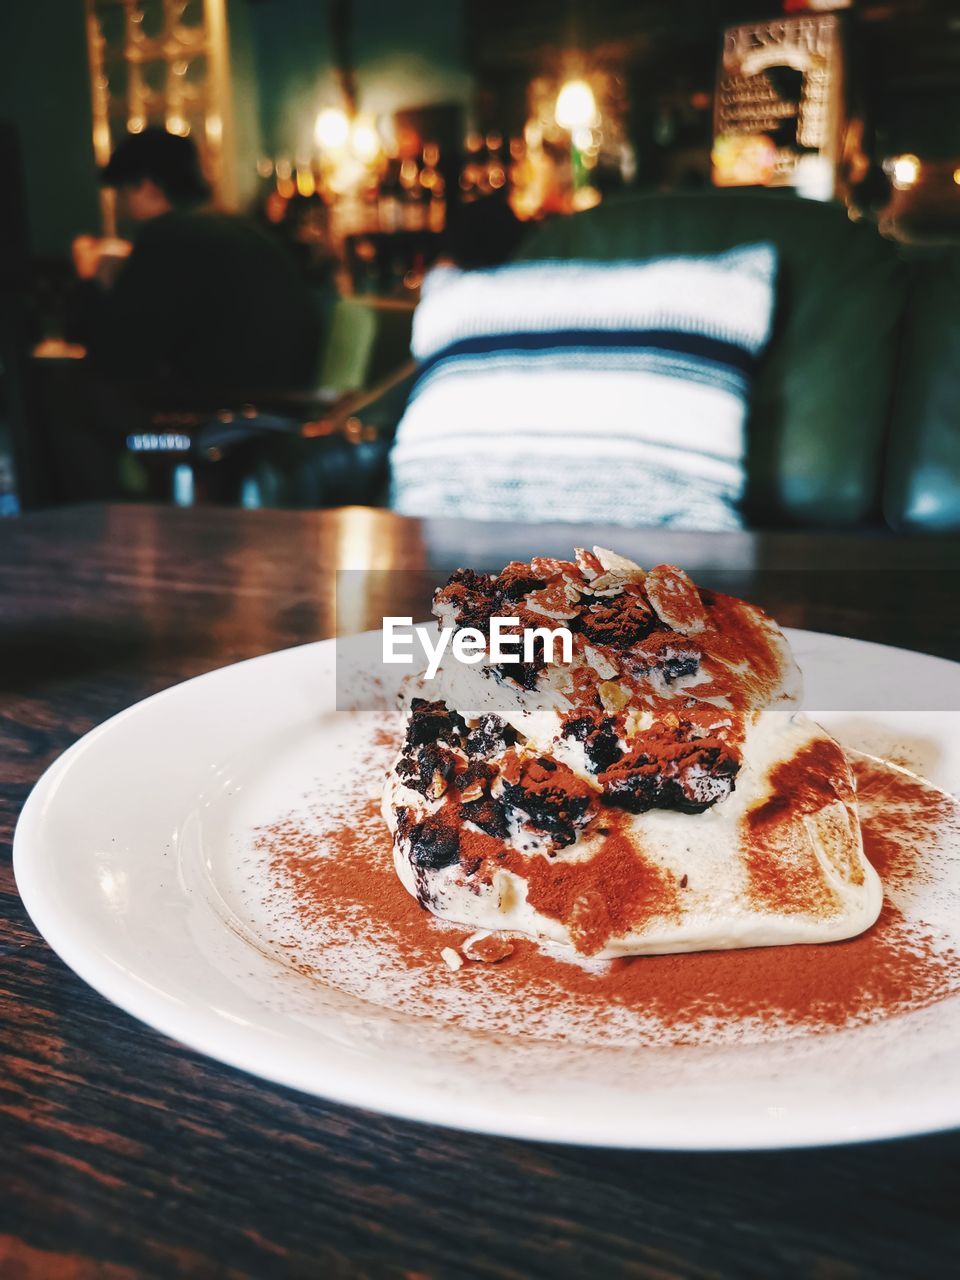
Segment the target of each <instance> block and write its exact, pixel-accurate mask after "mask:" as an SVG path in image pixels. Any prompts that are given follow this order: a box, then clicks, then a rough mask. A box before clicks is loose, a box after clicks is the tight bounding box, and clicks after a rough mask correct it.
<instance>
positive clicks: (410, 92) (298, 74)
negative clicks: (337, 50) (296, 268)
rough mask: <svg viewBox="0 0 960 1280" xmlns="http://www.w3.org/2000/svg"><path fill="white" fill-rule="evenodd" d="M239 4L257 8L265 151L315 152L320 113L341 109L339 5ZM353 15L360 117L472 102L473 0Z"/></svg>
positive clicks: (385, 1)
mask: <svg viewBox="0 0 960 1280" xmlns="http://www.w3.org/2000/svg"><path fill="white" fill-rule="evenodd" d="M233 2H234V3H235V4H236V3H240V4H244V3H245V4H247V5H248V6H249V14H250V19H251V25H252V28H253V34H254V40H255V46H256V67H257V80H258V84H259V94H260V103H261V115H260V119H261V126H262V138H263V146H264V149H265V150H266V151H267V152H268V153H270V154H272V155H276V154H287V155H295V154H296V153H297V152H298V151H304V152H309V150H310V138H311V135H312V128H313V121H314V119H315V117H316V114H317V111H318V110H319V109H320V108H321V107H323V106H328V105H339V101H340V100H339V96H338V89H337V79H336V76H335V74H334V67H335V62H336V58H335V54H334V48H333V36H332V31H333V24H332V20H331V18H332V11H333V10H334V8H335V0H233ZM348 9H349V11H350V13H351V20H350V23H349V36H348V43H349V45H350V47H351V51H352V57H353V61H354V64H355V67H356V78H357V87H358V104H359V108H360V110H362V111H369V112H373V113H374V114H379V113H381V112H387V111H394V110H398V109H402V108H404V107H419V106H425V105H427V104H429V103H436V102H450V101H456V102H462V103H466V102H467V101H468V100H469V97H470V89H471V81H470V77H469V74H468V71H467V55H466V42H465V36H464V10H465V0H446V2H442V0H431V2H430V3H414V4H411V3H403V2H402V0H353V3H352V4H350V5H349V6H348Z"/></svg>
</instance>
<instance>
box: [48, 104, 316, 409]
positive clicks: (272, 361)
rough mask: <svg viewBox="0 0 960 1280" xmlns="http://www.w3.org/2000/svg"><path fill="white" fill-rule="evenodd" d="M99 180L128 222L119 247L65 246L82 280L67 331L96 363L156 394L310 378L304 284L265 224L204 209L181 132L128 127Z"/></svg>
mask: <svg viewBox="0 0 960 1280" xmlns="http://www.w3.org/2000/svg"><path fill="white" fill-rule="evenodd" d="M100 178H101V182H102V183H103V184H104V185H105V186H108V187H114V188H116V190H117V193H118V196H119V205H120V209H119V211H120V214H121V218H123V219H126V220H129V221H131V222H133V223H135V224H137V225H138V231H137V234H136V236H135V238H134V242H133V246H132V251H130V252H129V255H128V256H123V255H122V254H121V253H120V252H119V251H118V250H119V247H120V246H118V244H117V242H116V241H106V242H93V243H91V242H90V241H89V240H87V241H85V242H84V241H81V242H80V243H79V244H78V246H77V249H78V250H79V252H75V258H76V265H77V268H78V272H79V274H81V276H84V277H86V278H87V283H86V284H85V286H84V289H83V297H82V301H81V305H80V307H79V311H78V317H77V323H76V324H75V326H74V334H73V335H72V336H75V337H76V338H78V339H79V340H80V341H82V342H84V343H85V345H86V346H87V348H88V351H89V354H90V357H91V362H92V364H93V367H94V368H95V369H96V371H97V372H98V373H100V374H103V375H105V376H107V377H109V378H112V379H119V380H123V381H124V382H127V383H132V384H136V385H138V386H140V387H146V388H148V389H159V390H160V391H161V392H162V391H163V390H164V389H165V388H166V387H169V386H170V384H171V383H172V384H173V386H174V387H175V388H177V389H186V390H189V389H192V388H212V389H214V390H221V389H223V390H234V389H237V390H241V389H249V390H250V391H261V390H266V389H272V388H304V387H308V386H310V385H311V384H312V383H313V380H314V376H315V369H316V364H317V353H318V347H319V319H318V310H317V308H316V306H315V305H314V301H313V299H312V297H311V295H310V292H309V290H308V288H307V286H306V285H305V283H304V282H303V280H302V279H301V277H300V274H299V272H298V270H297V268H296V266H295V264H294V263H293V261H292V260H291V259H290V258H289V257H288V256H287V254H286V253H285V251H284V250H283V248H282V247H281V246H280V245H278V244H277V243H276V241H275V240H273V239H272V238H271V237H270V236H269V235H268V234H267V233H265V232H264V231H261V230H260V229H259V228H257V227H255V226H254V225H253V224H252V223H250V222H248V221H246V220H245V219H243V218H240V217H236V216H231V215H227V214H223V213H218V212H215V211H213V210H210V209H208V208H207V207H205V202H206V201H207V199H208V198H209V188H208V187H207V184H206V182H205V181H204V179H203V176H202V174H201V171H200V165H199V160H198V156H197V151H196V148H195V146H194V144H193V142H192V141H191V140H190V139H189V138H181V137H176V136H174V135H173V134H170V133H167V132H165V131H164V130H163V129H147V130H145V131H144V132H143V133H140V134H131V135H130V136H129V137H127V138H124V140H123V141H122V142H121V143H120V144H119V145H118V146H117V148H116V150H115V151H114V154H113V156H112V157H111V159H110V162H109V164H107V165H106V167H105V168H104V169H103V170H102V172H101V175H100Z"/></svg>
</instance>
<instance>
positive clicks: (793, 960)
mask: <svg viewBox="0 0 960 1280" xmlns="http://www.w3.org/2000/svg"><path fill="white" fill-rule="evenodd" d="M380 745H381V746H385V743H382V744H380ZM379 763H380V761H379V759H378V760H377V764H378V765H379ZM854 766H855V773H856V776H857V780H858V787H859V795H860V799H861V804H862V818H863V832H864V841H865V848H866V850H867V855H868V857H869V858H870V859H871V861H872V862H873V863H874V865H875V866H876V867H877V870H878V871H879V873H880V875H881V877H882V878H883V880H884V884H885V888H886V889H888V890H890V889H893V890H894V891H895V892H894V900H892V901H891V899H890V898H889V897H888V898H887V900H886V902H885V905H884V908H883V911H882V913H881V916H880V919H879V920H878V921H877V923H876V924H875V925H874V926H873V928H871V929H870V930H868V931H867V932H866V933H865V934H862V935H861V936H860V937H857V938H853V939H850V940H849V941H846V942H835V943H830V944H824V945H805V946H789V947H764V948H753V949H748V950H739V951H715V952H698V953H690V954H682V955H669V956H643V957H634V958H631V959H624V960H615V961H607V962H600V961H592V962H573V961H571V960H567V959H564V958H560V956H559V954H558V953H557V952H556V951H555V950H554V951H551V950H550V949H547V948H544V949H541V948H540V947H538V946H537V945H536V944H534V943H533V942H532V941H530V940H529V939H524V938H519V937H517V936H516V935H511V936H510V938H509V941H510V943H511V944H512V947H513V950H512V952H510V953H509V954H505V955H504V957H503V958H502V959H500V960H499V962H498V963H495V964H489V963H487V964H484V963H478V962H475V961H469V960H468V961H465V962H464V964H463V966H462V968H461V969H460V970H459V971H457V972H456V973H452V972H451V971H450V970H449V969H448V968H447V967H446V966H445V965H444V964H443V963H442V961H441V959H440V951H441V949H442V948H443V947H446V946H452V947H460V946H462V944H463V942H464V941H465V940H466V939H467V937H468V936H469V934H470V932H471V931H470V930H468V929H466V928H463V927H460V926H456V925H450V924H447V923H445V922H443V921H438V920H436V919H435V918H434V917H432V916H431V915H430V914H429V913H428V912H427V911H425V910H423V909H422V908H421V907H420V906H419V905H418V904H417V902H416V901H415V899H414V898H412V897H411V896H410V895H409V894H408V893H407V892H406V891H405V890H404V888H403V886H402V885H401V883H400V881H399V879H398V878H397V875H396V872H395V870H394V866H393V857H392V847H391V840H390V836H389V833H388V832H387V830H386V827H385V826H384V824H383V821H382V818H381V816H380V814H379V806H378V803H377V801H376V800H372V799H364V800H358V799H357V798H356V796H350V795H345V796H343V798H342V809H341V812H339V813H336V814H333V815H331V814H330V812H329V800H328V798H327V797H325V798H324V810H323V815H322V817H321V815H320V811H319V810H318V812H317V814H315V815H313V816H312V817H309V816H308V817H305V818H290V819H285V820H283V821H281V822H278V823H276V824H274V825H272V826H270V827H268V828H264V829H261V830H259V831H258V832H257V833H256V838H255V847H256V849H257V850H258V851H259V853H260V855H261V859H262V861H261V869H260V870H261V872H262V869H263V867H264V866H265V867H266V869H267V871H268V874H269V881H270V886H271V887H270V893H269V898H268V905H269V907H270V912H271V919H272V920H273V922H274V927H273V929H272V932H273V934H274V936H275V937H276V938H277V939H278V943H279V945H280V946H281V947H284V948H285V950H284V952H283V957H284V960H285V962H286V963H288V964H292V965H294V966H295V967H297V968H298V969H300V970H301V971H306V972H309V973H311V974H312V975H314V976H315V977H316V978H317V979H318V980H319V981H321V982H323V983H324V984H327V985H331V986H335V987H338V988H340V989H341V990H345V991H348V992H350V993H351V994H353V995H356V996H359V997H361V998H363V999H368V1000H372V1001H374V1002H376V1003H378V1004H380V1005H382V1006H384V1007H385V1008H389V1009H392V1010H396V1011H398V1012H400V1013H402V1014H404V1015H421V1016H430V1017H433V1018H440V1019H444V1020H447V1021H450V1022H454V1023H456V1024H457V1025H459V1026H461V1027H465V1028H472V1029H476V1030H483V1031H488V1032H494V1033H497V1032H503V1033H510V1034H513V1035H516V1034H517V1033H518V1032H519V1033H522V1034H525V1035H528V1036H531V1037H535V1038H539V1039H553V1040H571V1041H577V1042H580V1043H592V1044H604V1043H605V1044H611V1043H618V1044H623V1043H631V1044H642V1043H652V1044H653V1043H656V1044H665V1043H672V1044H693V1043H704V1042H706V1041H709V1040H716V1039H718V1038H720V1039H723V1038H726V1039H731V1038H733V1039H737V1040H738V1041H743V1040H745V1039H751V1038H752V1039H757V1038H760V1039H764V1038H769V1037H771V1036H780V1037H782V1036H783V1035H796V1034H809V1033H817V1032H821V1033H822V1032H825V1031H828V1030H830V1029H832V1028H840V1027H846V1026H854V1025H859V1024H864V1023H869V1022H876V1021H879V1020H881V1019H884V1018H888V1017H891V1016H893V1015H896V1014H901V1013H906V1012H909V1011H912V1010H918V1009H921V1008H925V1007H927V1006H929V1005H931V1004H933V1003H935V1002H936V1001H938V1000H941V999H943V998H944V997H946V996H948V995H951V994H954V993H957V992H958V991H960V957H958V955H957V953H956V952H955V951H954V950H952V949H951V948H950V946H949V945H947V943H946V940H945V939H944V938H943V937H942V936H940V935H939V934H938V933H937V931H936V930H935V929H933V928H931V927H929V926H927V925H924V924H923V923H921V922H919V921H917V920H915V919H913V918H908V917H909V899H910V889H911V885H913V884H915V883H922V882H923V881H924V879H926V878H929V877H930V876H931V875H932V874H934V873H933V872H932V870H931V859H935V858H936V856H937V855H936V851H937V849H938V848H940V847H942V845H943V838H944V836H945V835H946V836H947V837H949V836H950V835H951V833H952V835H953V837H954V838H956V837H957V836H958V835H960V803H958V802H957V801H954V800H952V799H951V798H950V797H946V796H944V795H943V794H942V793H940V792H938V791H936V790H935V789H934V788H932V787H930V786H929V785H927V784H925V783H922V782H920V781H918V780H916V779H914V778H913V777H912V776H910V775H908V774H906V773H902V772H898V771H896V770H894V769H891V768H890V767H889V766H885V765H882V764H878V763H876V762H873V761H868V760H865V759H857V760H855V761H854ZM361 774H362V775H363V778H362V783H363V788H364V790H366V789H367V788H368V786H369V780H370V777H371V776H373V777H376V772H374V773H373V774H372V775H371V774H370V773H367V772H366V769H362V770H358V779H359V778H360V775H361ZM358 786H359V783H358ZM321 823H322V824H323V825H320V824H321ZM625 843H626V842H625ZM607 847H608V848H609V850H610V852H609V853H605V854H604V856H605V857H607V858H608V859H609V866H605V867H604V868H603V873H602V877H598V882H600V881H601V880H602V878H603V877H607V876H608V877H609V883H610V885H611V886H612V885H614V884H621V885H628V886H630V888H629V890H628V894H627V896H630V895H636V896H637V897H639V896H640V895H642V894H643V893H644V892H645V891H647V890H649V892H650V895H651V900H654V901H656V902H657V903H658V904H659V905H658V909H663V905H664V902H666V903H667V904H669V901H670V894H671V893H672V894H674V895H675V894H676V892H677V890H678V886H671V887H670V888H669V889H668V891H667V892H666V897H665V896H664V887H663V886H662V885H659V886H646V885H645V884H644V880H643V877H644V875H646V874H648V871H647V870H644V869H642V868H643V864H642V863H640V862H639V861H638V860H637V859H636V858H635V855H634V854H633V850H632V849H630V848H629V847H620V845H619V842H618V841H617V839H616V837H615V834H611V837H610V839H609V840H608V842H607ZM631 857H632V858H634V862H635V863H636V864H637V865H636V866H633V865H632V864H630V865H627V864H626V860H627V859H628V858H631ZM539 861H540V862H541V863H542V864H543V867H544V871H543V872H542V873H540V874H537V875H534V876H533V877H532V879H531V889H530V892H531V897H532V898H533V899H534V901H535V902H536V905H537V906H538V907H539V908H540V909H541V910H542V911H544V912H545V913H547V914H552V911H551V907H554V908H555V909H556V911H557V912H558V913H559V912H561V911H562V912H563V913H564V914H566V913H568V911H569V904H568V903H567V902H566V900H565V895H566V894H567V893H568V886H567V885H566V884H565V882H564V875H563V869H562V868H560V867H551V866H550V865H549V864H548V863H547V862H546V860H545V859H540V860H539ZM528 870H529V868H528ZM636 907H637V904H636V902H633V903H630V902H625V903H624V905H623V910H624V911H625V912H626V914H627V917H628V918H629V919H631V920H634V919H636V915H635V911H636ZM616 911H617V907H616V906H615V895H613V894H607V895H602V901H601V902H593V901H588V902H585V903H584V905H583V908H582V916H581V917H579V927H580V928H581V929H582V930H583V931H584V935H585V936H586V937H588V938H589V937H592V936H600V935H601V934H603V935H605V934H606V933H608V932H609V930H610V928H611V926H612V927H614V928H616V924H617V921H616V919H615V918H614V917H615V913H616ZM494 936H498V935H494Z"/></svg>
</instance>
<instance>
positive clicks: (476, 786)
mask: <svg viewBox="0 0 960 1280" xmlns="http://www.w3.org/2000/svg"><path fill="white" fill-rule="evenodd" d="M482 795H483V784H482V783H480V782H471V783H470V785H469V786H468V787H464V789H463V790H462V791H461V792H460V801H461V803H462V804H469V803H470V802H471V801H472V800H479V799H480V797H481V796H482Z"/></svg>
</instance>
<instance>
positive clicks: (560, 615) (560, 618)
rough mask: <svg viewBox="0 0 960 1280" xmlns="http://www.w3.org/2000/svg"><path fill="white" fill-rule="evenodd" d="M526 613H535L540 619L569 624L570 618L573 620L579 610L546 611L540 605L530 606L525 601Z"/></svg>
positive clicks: (529, 603)
mask: <svg viewBox="0 0 960 1280" xmlns="http://www.w3.org/2000/svg"><path fill="white" fill-rule="evenodd" d="M527 612H528V613H536V614H538V615H539V616H540V617H541V618H550V619H551V620H552V621H554V622H569V620H570V619H571V618H575V617H576V616H577V614H578V613H579V612H580V611H579V609H546V608H544V606H543V605H542V604H532V603H531V602H530V601H529V600H528V601H527Z"/></svg>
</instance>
